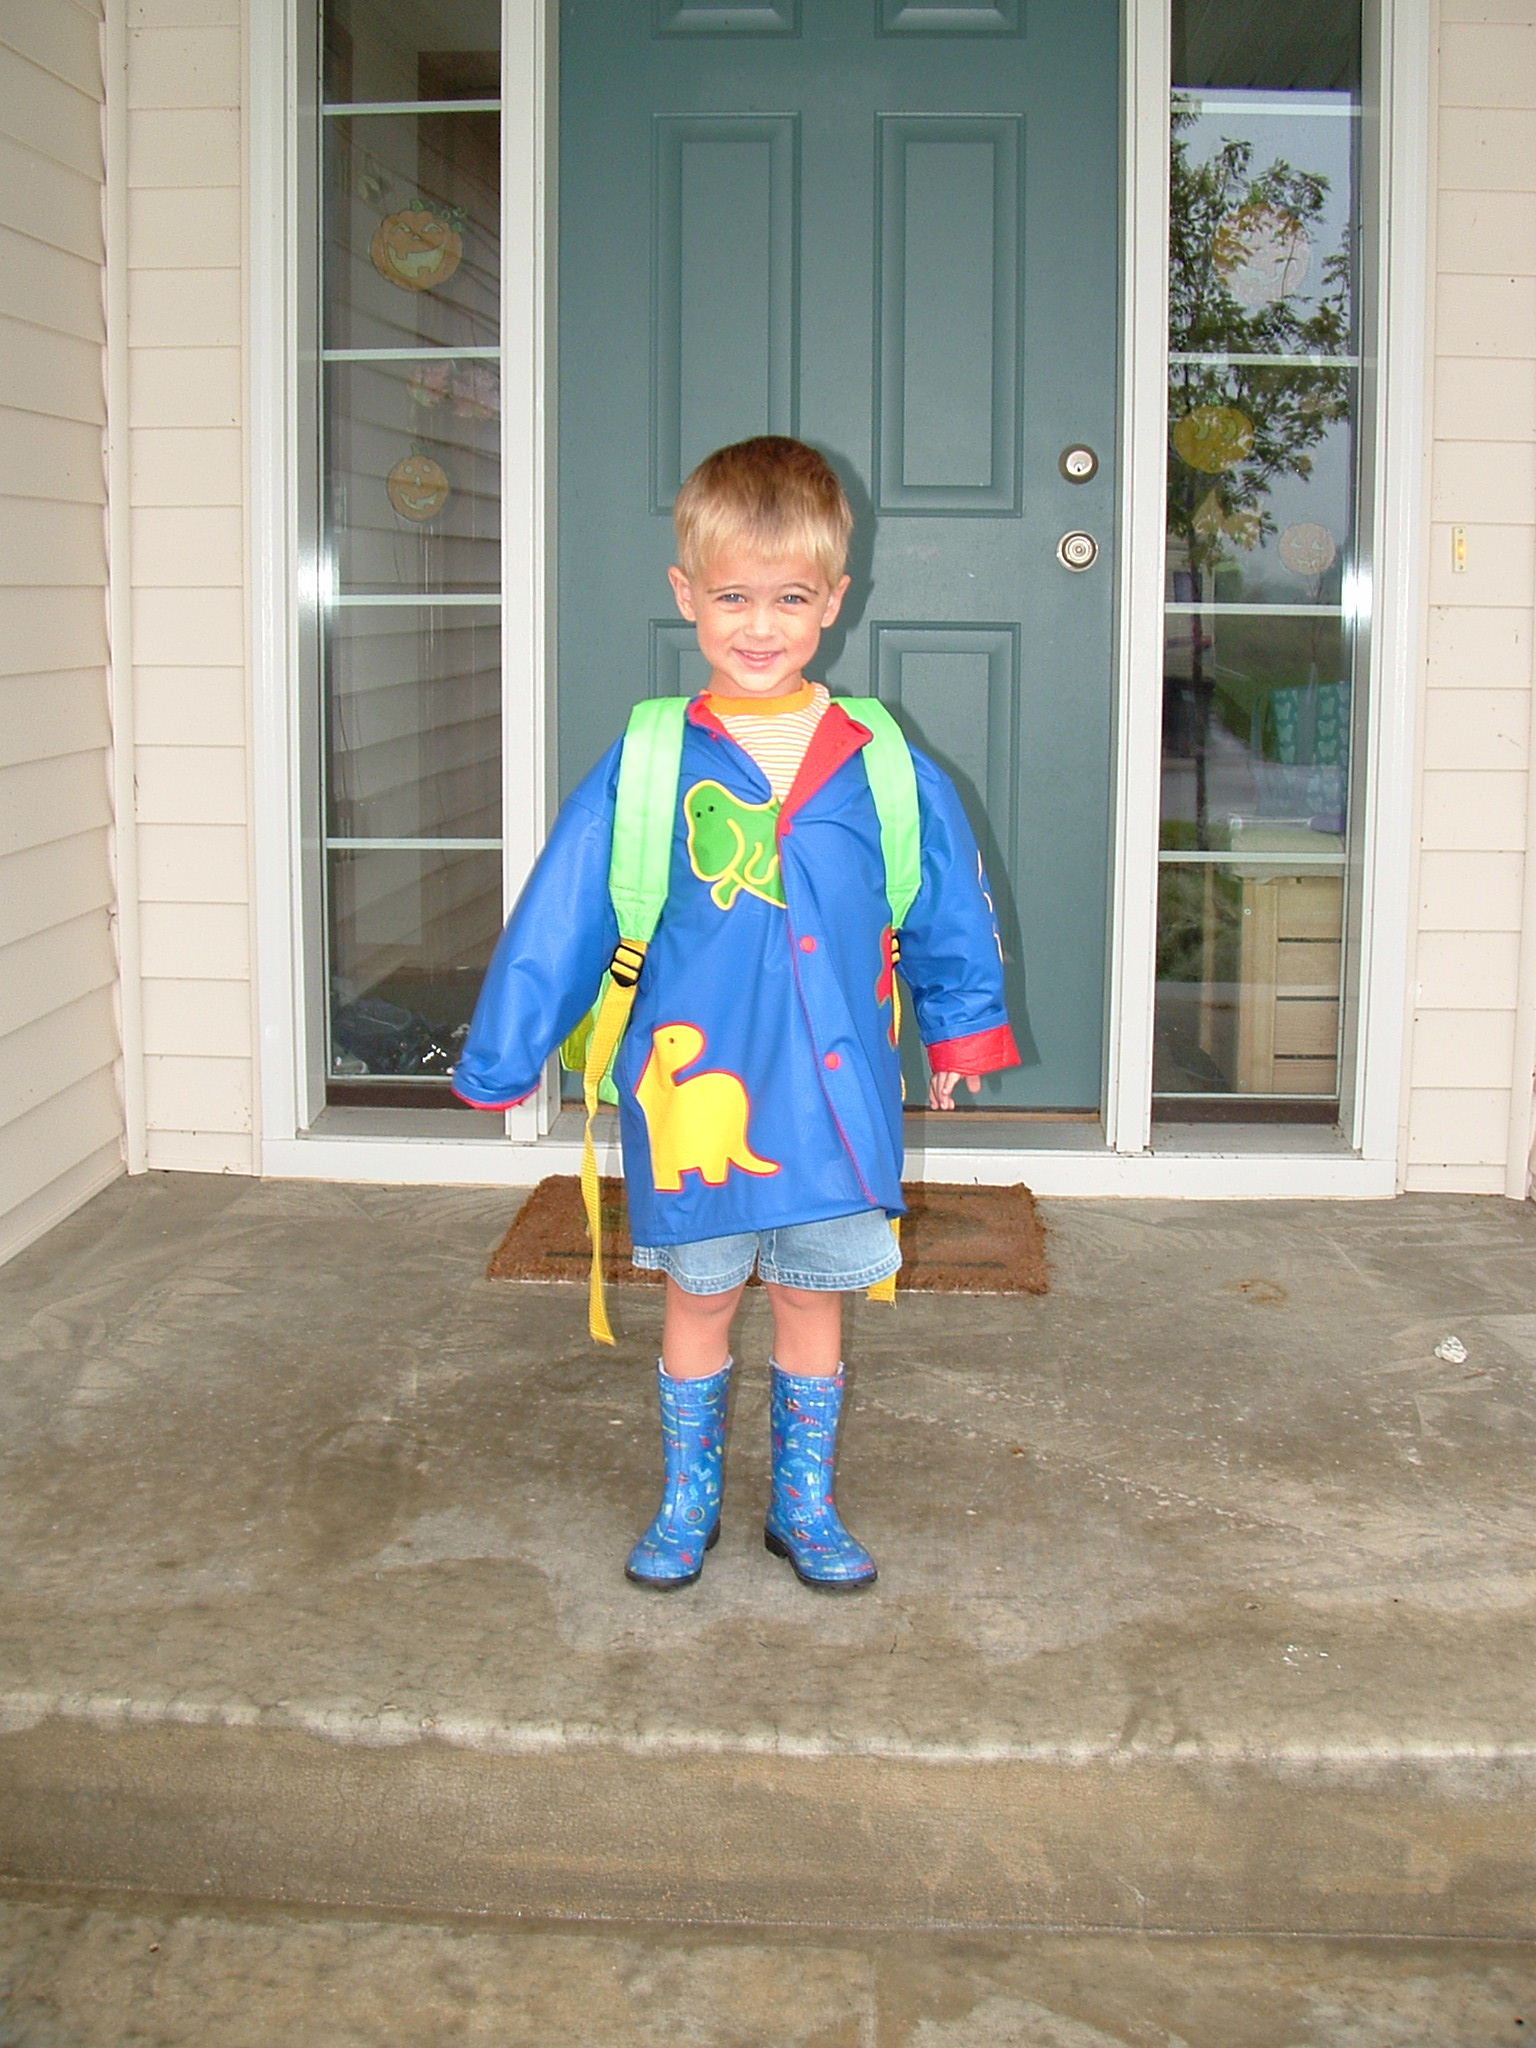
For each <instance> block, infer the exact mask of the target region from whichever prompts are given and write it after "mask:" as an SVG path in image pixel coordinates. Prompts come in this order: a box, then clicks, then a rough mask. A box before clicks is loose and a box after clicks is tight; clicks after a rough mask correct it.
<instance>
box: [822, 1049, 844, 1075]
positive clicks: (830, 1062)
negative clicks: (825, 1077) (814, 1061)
mask: <svg viewBox="0 0 1536 2048" xmlns="http://www.w3.org/2000/svg"><path fill="white" fill-rule="evenodd" d="M842 1064H843V1056H842V1054H841V1053H840V1052H829V1053H828V1054H827V1056H826V1058H825V1060H823V1062H822V1065H823V1066H824V1067H825V1068H826V1069H827V1071H828V1073H829V1074H835V1073H836V1072H837V1070H838V1068H839V1067H840V1066H841V1065H842Z"/></svg>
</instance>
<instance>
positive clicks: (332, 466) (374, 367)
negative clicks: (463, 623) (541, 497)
mask: <svg viewBox="0 0 1536 2048" xmlns="http://www.w3.org/2000/svg"><path fill="white" fill-rule="evenodd" d="M500 410H501V379H500V372H499V369H498V366H497V365H496V364H495V363H494V362H489V363H488V362H475V361H469V362H466V361H462V360H460V359H459V358H457V357H455V356H450V355H428V356H418V357H417V358H416V359H415V360H413V361H403V362H384V363H380V362H369V363H332V364H330V365H329V366H328V367H327V370H326V404H325V420H326V438H327V448H326V486H327V488H326V509H327V515H328V517H327V526H328V529H329V532H328V539H329V543H330V554H331V559H332V561H333V563H334V565H335V577H336V583H337V587H338V589H339V590H341V591H342V592H343V593H362V592H369V593H373V594H379V593H386V594H387V593H389V592H391V591H402V592H403V591H418V592H422V593H435V592H439V591H451V592H473V591H489V592H491V593H492V594H494V592H495V590H496V587H497V583H498V581H499V578H500V574H501V561H500V544H501V477H500V460H501V455H500V445H499V441H500V435H499V419H500Z"/></svg>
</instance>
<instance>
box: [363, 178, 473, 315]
mask: <svg viewBox="0 0 1536 2048" xmlns="http://www.w3.org/2000/svg"><path fill="white" fill-rule="evenodd" d="M468 220H469V216H468V215H467V214H466V213H465V212H464V210H463V208H462V207H457V206H455V207H447V206H433V205H431V204H429V203H428V202H427V201H425V200H422V199H418V200H417V201H416V202H415V204H414V205H412V206H405V207H402V208H401V209H400V211H399V212H398V213H387V214H385V216H384V218H383V219H382V220H381V221H380V222H379V224H378V226H377V227H376V228H375V229H374V231H373V242H372V244H371V246H370V248H369V251H368V253H369V255H370V256H371V257H372V259H373V267H374V269H375V270H376V271H377V272H378V273H379V275H380V277H383V278H387V279H388V280H389V282H390V283H391V284H392V285H398V287H399V288H400V290H401V291H403V292H430V291H432V290H434V289H435V288H436V287H437V286H438V285H440V284H446V283H447V282H448V280H449V278H450V277H452V275H453V273H454V272H455V271H456V270H457V269H458V267H459V265H460V263H461V262H462V261H463V260H464V229H465V227H466V226H467V225H468Z"/></svg>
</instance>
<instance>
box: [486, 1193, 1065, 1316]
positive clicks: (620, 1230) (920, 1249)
mask: <svg viewBox="0 0 1536 2048" xmlns="http://www.w3.org/2000/svg"><path fill="white" fill-rule="evenodd" d="M602 1187H603V1273H604V1276H605V1278H607V1279H608V1280H610V1281H612V1282H614V1283H616V1284H619V1285H627V1284H630V1283H633V1284H634V1285H636V1286H640V1287H647V1286H650V1287H654V1286H658V1285H659V1284H660V1282H661V1278H662V1276H661V1274H660V1273H642V1272H640V1271H638V1270H637V1269H636V1268H635V1267H634V1266H632V1265H631V1264H630V1263H629V1212H628V1210H627V1208H626V1206H625V1202H624V1183H623V1181H621V1180H605V1181H604V1182H603V1184H602ZM906 1197H907V1202H908V1205H909V1212H908V1214H907V1216H906V1218H905V1219H904V1221H903V1223H902V1226H901V1251H902V1268H901V1277H900V1279H899V1280H898V1282H897V1285H898V1287H902V1288H916V1289H918V1290H927V1291H929V1292H932V1293H935V1294H1044V1293H1046V1292H1047V1290H1048V1289H1049V1287H1050V1284H1051V1283H1050V1273H1049V1269H1048V1267H1047V1264H1046V1256H1045V1226H1044V1224H1043V1223H1042V1222H1041V1221H1040V1216H1039V1212H1038V1211H1037V1209H1036V1208H1035V1198H1034V1196H1033V1195H1032V1194H1031V1193H1030V1191H1029V1189H1028V1188H1026V1187H1023V1186H1019V1187H1012V1188H968V1187H953V1186H950V1185H948V1184H947V1183H944V1182H920V1183H918V1184H917V1185H915V1186H913V1187H909V1188H908V1189H907V1190H906ZM591 1260H592V1252H591V1247H590V1246H589V1244H588V1242H587V1223H586V1216H585V1214H584V1212H583V1210H582V1206H581V1183H580V1181H579V1180H578V1179H577V1178H576V1176H575V1174H558V1175H555V1176H553V1177H552V1178H551V1179H549V1180H541V1181H540V1182H539V1184H538V1186H537V1187H536V1188H535V1189H534V1191H533V1193H532V1194H531V1195H530V1196H529V1197H528V1199H527V1201H526V1202H524V1204H523V1206H522V1208H521V1209H519V1210H518V1212H517V1215H516V1217H515V1219H514V1220H513V1224H512V1228H511V1229H510V1230H509V1231H508V1232H507V1234H506V1236H505V1237H504V1238H503V1239H502V1240H501V1243H500V1244H499V1245H497V1247H496V1249H495V1251H494V1252H493V1253H492V1254H491V1263H490V1265H489V1266H488V1267H487V1268H486V1278H487V1279H488V1280H570V1281H578V1282H580V1283H581V1284H583V1285H585V1283H586V1279H587V1274H588V1271H589V1268H590V1266H591ZM756 1284H757V1281H756V1276H755V1275H754V1278H753V1285H754V1286H755V1285H756Z"/></svg>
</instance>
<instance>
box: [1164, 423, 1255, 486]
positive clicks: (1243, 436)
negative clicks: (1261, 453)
mask: <svg viewBox="0 0 1536 2048" xmlns="http://www.w3.org/2000/svg"><path fill="white" fill-rule="evenodd" d="M1253 443H1254V426H1253V421H1252V420H1251V419H1249V417H1248V415H1247V413H1245V412H1239V411H1238V409H1237V407H1236V406H1235V405H1197V406H1196V407H1195V409H1194V411H1193V412H1190V413H1186V414H1185V415H1184V417H1183V419H1181V420H1178V421H1176V422H1175V424H1174V429H1173V450H1174V453H1175V454H1176V455H1177V456H1178V457H1179V458H1180V459H1181V460H1182V461H1184V462H1187V463H1188V464H1189V466H1190V468H1191V469H1203V470H1204V471H1205V472H1206V473H1207V475H1209V476H1215V475H1218V474H1219V473H1220V472H1221V471H1222V470H1224V469H1236V467H1237V465H1238V464H1239V463H1240V462H1245V461H1246V460H1247V459H1248V457H1249V455H1250V454H1251V453H1252V452H1253Z"/></svg>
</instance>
